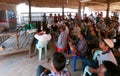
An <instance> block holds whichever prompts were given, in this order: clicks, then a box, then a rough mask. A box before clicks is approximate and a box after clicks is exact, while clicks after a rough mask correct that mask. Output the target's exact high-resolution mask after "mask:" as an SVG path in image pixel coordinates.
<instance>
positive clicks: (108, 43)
mask: <svg viewBox="0 0 120 76" xmlns="http://www.w3.org/2000/svg"><path fill="white" fill-rule="evenodd" d="M103 40H104V42H105V43H106V44H107V45H108V46H109V47H110V48H113V47H114V43H113V41H112V40H110V39H103Z"/></svg>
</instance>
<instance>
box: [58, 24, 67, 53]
mask: <svg viewBox="0 0 120 76" xmlns="http://www.w3.org/2000/svg"><path fill="white" fill-rule="evenodd" d="M59 30H60V35H59V37H58V41H57V43H56V47H57V49H58V50H57V51H58V52H61V51H63V50H64V49H65V48H66V47H67V37H68V34H67V32H66V31H65V26H63V25H61V26H60V27H59Z"/></svg>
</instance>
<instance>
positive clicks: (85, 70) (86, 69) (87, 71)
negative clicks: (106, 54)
mask: <svg viewBox="0 0 120 76" xmlns="http://www.w3.org/2000/svg"><path fill="white" fill-rule="evenodd" d="M100 54H102V51H101V50H96V51H95V53H94V55H93V58H92V60H96V58H97V56H98V55H100ZM86 73H88V74H89V75H90V76H91V75H92V73H91V72H90V71H89V66H86V67H85V69H84V72H83V75H82V76H86Z"/></svg>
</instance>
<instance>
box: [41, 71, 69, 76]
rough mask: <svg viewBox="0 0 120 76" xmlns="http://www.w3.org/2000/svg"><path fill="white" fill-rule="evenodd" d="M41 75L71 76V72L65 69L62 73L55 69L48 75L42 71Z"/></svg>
mask: <svg viewBox="0 0 120 76" xmlns="http://www.w3.org/2000/svg"><path fill="white" fill-rule="evenodd" d="M40 76H71V74H70V72H69V71H68V70H67V69H64V70H63V71H61V72H60V73H57V74H56V73H55V72H54V71H51V73H50V74H48V75H46V74H45V73H44V72H42V73H41V75H40Z"/></svg>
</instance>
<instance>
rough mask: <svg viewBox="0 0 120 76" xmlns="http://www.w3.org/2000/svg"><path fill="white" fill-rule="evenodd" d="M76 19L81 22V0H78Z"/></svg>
mask: <svg viewBox="0 0 120 76" xmlns="http://www.w3.org/2000/svg"><path fill="white" fill-rule="evenodd" d="M78 20H79V22H80V23H81V2H80V1H79V4H78Z"/></svg>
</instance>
